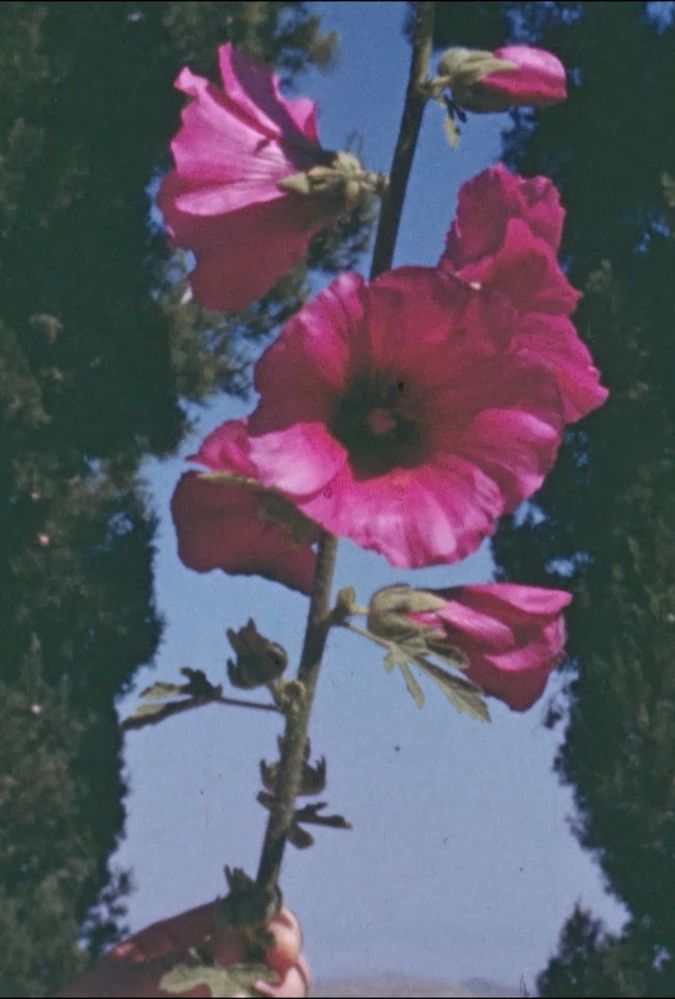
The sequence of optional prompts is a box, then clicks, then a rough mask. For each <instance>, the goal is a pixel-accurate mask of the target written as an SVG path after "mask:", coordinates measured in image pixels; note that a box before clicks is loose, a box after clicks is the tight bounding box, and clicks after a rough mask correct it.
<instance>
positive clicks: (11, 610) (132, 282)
mask: <svg viewBox="0 0 675 999" xmlns="http://www.w3.org/2000/svg"><path fill="white" fill-rule="evenodd" d="M227 39H229V40H232V41H233V42H234V43H235V44H237V45H238V46H240V47H241V48H243V49H244V50H245V51H247V52H248V53H249V54H251V55H254V56H256V57H258V58H261V59H263V60H265V61H267V62H268V63H270V64H273V65H275V66H277V67H278V68H279V70H280V71H281V73H282V75H283V77H284V78H285V79H286V81H287V82H292V81H293V80H294V79H295V78H296V76H297V75H298V74H299V73H301V72H302V70H303V69H304V68H305V67H307V66H308V65H310V64H315V65H325V64H326V63H327V62H328V60H329V59H330V56H331V52H332V49H333V44H334V39H333V38H332V37H331V36H327V35H325V34H323V33H322V32H321V30H320V26H319V24H318V20H317V18H316V17H315V16H313V15H312V14H310V13H309V12H308V10H307V9H306V6H305V4H303V3H294V2H281V3H256V2H243V3H223V2H197V3H189V4H186V3H167V2H161V3H127V2H119V0H116V2H114V3H113V2H102V3H67V2H66V3H59V2H56V3H53V2H52V3H4V4H2V5H1V6H0V84H1V87H2V95H3V96H2V102H0V536H1V537H2V545H1V546H0V624H1V627H2V638H3V648H2V655H1V658H0V756H1V759H2V770H1V772H0V953H1V954H2V957H1V958H0V995H3V996H37V995H47V994H52V993H53V992H54V991H56V990H57V989H58V987H59V986H60V985H61V984H62V983H63V982H64V981H65V980H66V979H67V978H68V977H70V976H71V975H72V974H73V972H74V971H75V970H76V968H77V967H78V966H79V965H80V964H81V963H82V962H83V961H84V960H86V956H87V954H86V952H87V950H88V951H89V952H91V953H94V952H96V950H97V949H99V948H101V947H103V946H104V945H106V944H107V943H109V942H110V940H111V939H113V938H114V937H115V935H116V934H117V933H118V932H119V930H120V927H121V920H122V918H123V914H124V912H123V895H124V892H125V890H126V889H127V887H128V878H127V875H126V874H124V872H122V873H120V872H117V873H116V872H111V871H110V870H109V857H110V854H111V852H112V850H113V849H114V848H115V846H116V844H117V843H118V841H119V838H120V836H121V834H122V831H123V822H124V803H123V799H124V793H125V788H124V783H123V779H122V772H121V757H120V750H121V741H120V736H119V732H118V725H117V717H116V713H115V700H116V698H117V697H118V696H119V695H120V694H121V693H123V692H124V691H125V690H127V689H128V687H129V684H130V683H131V680H132V678H133V675H134V672H135V671H136V670H137V669H138V667H139V666H140V665H142V664H144V663H147V662H148V661H151V660H152V657H153V654H154V652H155V649H156V647H157V642H158V639H159V635H160V630H161V622H160V620H159V617H158V614H157V610H156V608H155V606H154V602H153V590H152V557H153V534H154V529H155V523H154V518H153V514H152V512H151V510H150V507H149V504H148V502H147V498H146V496H145V494H144V492H143V488H142V485H141V483H140V482H139V479H138V467H139V462H140V460H141V459H142V457H143V456H144V455H146V454H148V453H152V454H166V453H168V452H170V451H171V450H172V449H173V448H174V447H175V445H176V444H177V442H178V441H179V439H180V436H181V434H182V432H183V431H184V429H185V416H184V411H183V408H182V405H181V403H182V402H183V401H184V400H192V401H198V400H200V399H203V398H204V397H206V396H207V395H208V394H209V393H210V392H213V391H214V390H215V389H224V390H226V391H239V392H241V391H244V390H245V388H246V385H247V361H248V353H247V344H249V343H251V342H252V341H253V340H255V339H256V338H261V337H264V336H268V335H269V334H270V333H271V331H272V330H273V328H274V327H275V325H276V324H277V323H278V322H279V321H280V320H281V319H283V318H284V317H285V316H286V315H288V314H289V313H290V312H291V311H293V310H294V309H295V308H296V307H297V305H298V302H299V301H300V300H301V299H302V298H303V296H304V295H305V294H306V283H305V276H306V268H305V269H303V268H298V270H297V271H296V272H295V273H294V274H292V275H290V276H289V277H287V278H285V279H284V280H283V281H282V282H281V283H280V285H279V286H278V287H277V288H276V289H274V290H273V291H272V292H270V293H269V294H268V295H267V296H266V298H265V300H264V301H263V302H261V303H258V304H256V305H255V306H254V307H253V308H252V309H251V310H249V311H248V312H247V313H245V314H240V315H236V316H227V317H222V316H215V315H209V314H207V313H205V312H204V311H202V310H200V309H198V308H197V307H196V306H185V305H180V306H179V305H178V303H179V301H180V298H181V296H182V292H183V287H182V286H181V283H180V274H181V269H182V266H183V265H182V262H181V260H180V259H178V258H172V257H171V255H170V253H169V251H168V249H167V246H166V241H165V237H164V235H163V234H162V233H161V231H160V230H159V228H158V227H157V225H154V227H153V225H152V224H151V223H150V208H151V192H152V189H153V186H156V183H157V181H158V178H159V176H160V175H161V172H162V170H164V169H165V168H166V167H167V165H168V156H167V150H168V143H169V139H170V137H171V135H172V134H173V132H174V131H175V129H176V127H177V121H178V113H179V108H180V104H181V99H180V97H179V95H178V94H177V93H175V91H174V90H173V86H172V84H173V80H174V78H175V76H176V74H177V72H178V70H179V69H180V67H181V66H182V65H184V64H185V63H188V62H189V63H190V64H191V66H192V67H193V68H195V69H196V70H198V71H202V72H205V73H208V74H212V75H214V76H215V49H216V46H217V45H218V44H220V43H221V42H223V41H225V40H227ZM366 236H367V226H366V225H365V221H364V215H363V213H361V214H359V213H356V214H354V215H352V216H350V217H348V218H347V219H346V220H345V221H344V222H343V223H342V224H341V225H340V226H339V227H337V228H336V229H335V231H334V232H333V233H331V234H330V235H329V236H327V237H326V236H324V237H323V239H322V240H321V241H320V242H319V243H317V245H316V246H315V247H314V249H313V253H312V259H311V266H316V267H323V268H324V269H327V270H329V271H330V270H331V269H332V268H333V269H334V268H335V267H336V266H342V265H343V264H344V263H349V262H350V261H351V260H352V259H353V257H354V255H355V254H357V253H358V252H359V250H360V248H361V247H362V246H363V244H364V240H365V239H366ZM81 942H84V945H85V948H84V949H83V948H82V946H81V945H80V944H81Z"/></svg>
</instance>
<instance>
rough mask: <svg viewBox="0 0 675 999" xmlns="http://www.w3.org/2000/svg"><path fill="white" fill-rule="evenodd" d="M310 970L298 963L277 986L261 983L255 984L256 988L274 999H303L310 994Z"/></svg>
mask: <svg viewBox="0 0 675 999" xmlns="http://www.w3.org/2000/svg"><path fill="white" fill-rule="evenodd" d="M308 970H309V969H307V966H306V964H304V962H302V964H301V962H298V963H297V964H294V965H293V967H292V968H289V969H288V970H287V972H286V974H285V975H284V976H283V977H282V978H280V980H279V981H278V982H277V983H276V984H270V982H262V981H260V982H256V983H255V988H256V989H257V991H258V992H262V993H263V994H264V995H266V996H272V997H273V999H303V997H304V996H306V995H308V993H309V975H308Z"/></svg>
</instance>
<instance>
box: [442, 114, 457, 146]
mask: <svg viewBox="0 0 675 999" xmlns="http://www.w3.org/2000/svg"><path fill="white" fill-rule="evenodd" d="M443 132H444V133H445V137H446V139H447V140H448V143H449V144H450V145H451V146H452V148H453V149H457V147H458V146H459V128H458V127H457V122H456V121H455V119H454V118H451V117H450V115H449V114H448V115H446V116H445V118H444V119H443Z"/></svg>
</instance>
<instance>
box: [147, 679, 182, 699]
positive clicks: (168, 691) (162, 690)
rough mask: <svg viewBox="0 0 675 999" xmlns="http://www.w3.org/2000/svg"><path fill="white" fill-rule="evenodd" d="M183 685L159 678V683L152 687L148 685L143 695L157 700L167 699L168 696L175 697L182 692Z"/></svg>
mask: <svg viewBox="0 0 675 999" xmlns="http://www.w3.org/2000/svg"><path fill="white" fill-rule="evenodd" d="M181 689H182V688H181V687H179V685H178V684H177V683H164V681H163V680H159V681H158V682H157V683H153V685H152V686H151V687H148V688H147V689H146V690H144V691H143V693H142V694H141V697H144V698H146V699H148V700H149V699H155V700H166V698H167V697H175V696H176V694H180V692H181Z"/></svg>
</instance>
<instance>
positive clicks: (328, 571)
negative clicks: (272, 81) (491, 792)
mask: <svg viewBox="0 0 675 999" xmlns="http://www.w3.org/2000/svg"><path fill="white" fill-rule="evenodd" d="M433 12H434V4H433V3H427V2H419V3H417V4H416V5H415V33H414V42H413V51H412V59H411V65H410V76H409V79H408V89H407V92H406V99H405V105H404V108H403V116H402V118H401V127H400V131H399V136H398V140H397V143H396V149H395V152H394V158H393V163H392V169H391V185H390V188H389V190H388V191H387V193H386V195H385V197H384V200H383V203H382V210H381V213H380V221H379V225H378V229H377V237H376V240H375V250H374V252H373V263H372V267H371V279H372V278H374V277H376V276H377V275H378V274H380V273H382V271H385V270H387V269H388V268H390V267H391V263H392V259H393V256H394V248H395V246H396V237H397V235H398V227H399V223H400V221H401V211H402V208H403V201H404V199H405V192H406V187H407V184H408V176H409V174H410V168H411V167H412V162H413V156H414V153H415V145H416V143H417V138H418V135H419V130H420V125H421V122H422V113H423V111H424V105H425V102H426V98H425V97H423V96H422V94H421V91H420V85H421V84H422V83H423V82H424V80H425V79H426V76H427V72H428V66H429V58H430V56H431V45H432V29H433ZM336 554H337V539H336V538H334V537H333V536H332V535H331V534H327V533H326V534H323V535H322V538H321V541H320V544H319V553H318V557H317V563H316V570H315V573H314V585H313V589H312V596H311V600H310V605H309V614H308V618H307V627H306V630H305V641H304V645H303V649H302V656H301V659H300V667H299V669H298V680H299V681H300V683H301V684H302V688H303V689H302V693H301V695H300V697H299V699H298V703H297V704H296V705H294V707H293V708H292V709H291V710H290V711H289V713H288V716H287V719H286V730H285V732H284V738H283V744H282V751H281V760H280V764H279V775H278V778H277V785H276V788H275V804H274V806H273V808H272V809H271V811H270V817H269V820H268V823H267V830H266V832H265V839H264V842H263V848H262V853H261V856H260V864H259V866H258V875H257V884H258V887H260V888H262V889H264V890H266V891H269V892H273V891H274V890H275V888H276V884H277V881H278V878H279V872H280V870H281V863H282V860H283V855H284V849H285V846H286V839H287V836H288V830H289V828H290V826H291V823H292V821H293V814H294V811H295V799H296V797H297V793H298V790H299V787H300V779H301V774H302V763H303V758H304V753H305V745H306V742H307V731H308V728H309V718H310V713H311V710H312V704H313V701H314V694H315V691H316V684H317V680H318V678H319V670H320V668H321V659H322V657H323V651H324V648H325V646H326V639H327V637H328V632H329V630H330V627H331V624H332V621H331V617H330V599H331V589H332V584H333V573H334V570H335V557H336Z"/></svg>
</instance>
